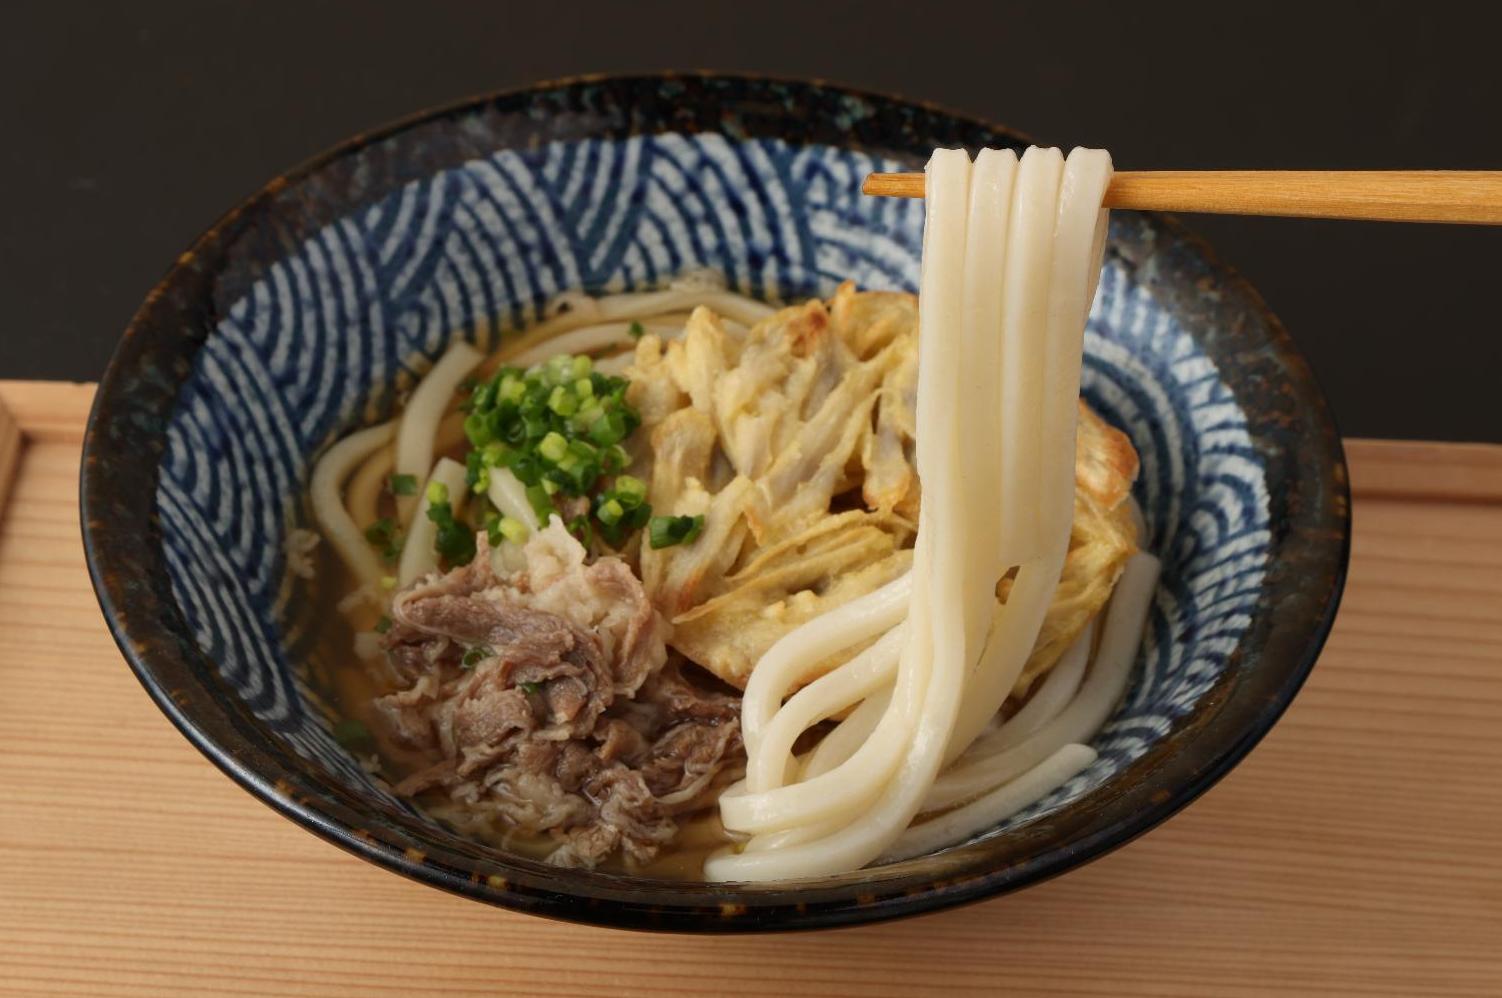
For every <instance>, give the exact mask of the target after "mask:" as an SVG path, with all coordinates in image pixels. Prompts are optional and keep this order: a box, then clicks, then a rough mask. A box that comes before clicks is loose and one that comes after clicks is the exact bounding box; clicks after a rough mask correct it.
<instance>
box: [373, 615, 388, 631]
mask: <svg viewBox="0 0 1502 998" xmlns="http://www.w3.org/2000/svg"><path fill="white" fill-rule="evenodd" d="M389 630H391V618H390V617H388V616H386V615H385V614H382V615H381V619H380V620H378V621H376V622H375V632H376V633H377V634H385V633H386V632H387V631H389Z"/></svg>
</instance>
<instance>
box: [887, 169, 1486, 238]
mask: <svg viewBox="0 0 1502 998" xmlns="http://www.w3.org/2000/svg"><path fill="white" fill-rule="evenodd" d="M861 191H862V192H863V193H865V194H870V195H874V196H878V197H904V198H921V197H922V196H923V174H921V173H873V174H871V175H870V176H868V177H867V178H866V180H865V183H864V184H862V185H861ZM1105 203H1106V207H1107V208H1130V209H1137V210H1140V211H1173V212H1182V213H1188V214H1194V213H1206V214H1217V215H1276V216H1282V217H1287V218H1341V219H1363V220H1367V221H1376V222H1456V223H1465V224H1472V225H1502V171H1496V170H1156V171H1139V172H1133V171H1130V170H1123V171H1118V172H1117V173H1115V174H1113V175H1112V176H1111V183H1110V186H1109V187H1107V188H1106V199H1105Z"/></svg>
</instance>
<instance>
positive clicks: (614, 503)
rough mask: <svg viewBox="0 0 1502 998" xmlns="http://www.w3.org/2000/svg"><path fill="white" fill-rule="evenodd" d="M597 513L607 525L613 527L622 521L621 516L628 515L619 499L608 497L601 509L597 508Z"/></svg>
mask: <svg viewBox="0 0 1502 998" xmlns="http://www.w3.org/2000/svg"><path fill="white" fill-rule="evenodd" d="M595 515H596V516H598V517H599V518H600V522H601V523H603V524H605V526H607V527H613V526H615V525H616V524H617V523H619V522H621V517H623V516H625V515H626V510H625V508H624V507H622V506H621V502H620V500H619V499H607V500H605V501H604V502H602V503H601V504H600V508H599V509H597V510H595Z"/></svg>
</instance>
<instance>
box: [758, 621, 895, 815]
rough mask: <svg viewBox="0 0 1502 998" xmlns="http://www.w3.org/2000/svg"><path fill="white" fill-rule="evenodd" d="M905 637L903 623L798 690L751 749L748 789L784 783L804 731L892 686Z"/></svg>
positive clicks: (760, 788) (762, 788) (766, 787)
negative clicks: (793, 752)
mask: <svg viewBox="0 0 1502 998" xmlns="http://www.w3.org/2000/svg"><path fill="white" fill-rule="evenodd" d="M902 641H903V626H902V625H901V624H899V625H897V626H896V627H893V628H892V629H891V630H889V631H887V633H886V634H884V635H882V636H881V637H880V638H878V639H877V641H876V643H875V644H873V645H872V646H871V647H869V648H867V649H866V650H865V651H863V652H861V653H860V654H859V655H856V656H855V657H854V658H852V659H850V660H849V661H848V662H845V663H843V664H842V665H840V666H839V667H838V668H836V669H834V670H833V671H832V672H829V673H826V674H825V675H823V676H820V677H819V678H818V679H816V680H814V681H813V682H812V683H810V684H808V685H807V686H805V687H803V689H801V690H799V691H798V692H797V693H795V694H793V696H792V697H791V698H790V699H789V700H788V702H787V703H786V704H784V705H783V707H782V709H781V710H779V711H778V712H777V714H776V716H774V717H773V718H772V722H771V723H770V724H768V725H767V728H766V730H765V731H764V732H763V733H762V736H761V738H760V739H758V743H757V746H756V748H755V750H754V751H751V750H748V751H747V758H746V787H747V789H749V790H751V791H762V790H771V789H772V788H774V787H776V786H780V785H781V782H782V777H783V775H784V774H785V773H786V772H787V764H788V761H789V759H790V757H791V755H792V751H793V743H794V742H796V741H797V740H798V736H799V735H801V734H803V732H804V731H806V730H808V729H809V728H810V727H812V726H813V725H815V724H818V723H819V722H820V721H822V720H824V719H825V718H828V717H833V716H834V715H835V714H838V713H839V712H840V711H842V710H844V709H845V708H846V707H849V706H850V705H851V704H854V703H858V702H860V701H861V700H864V699H865V698H866V697H867V696H869V695H870V694H872V693H874V692H875V691H876V690H878V689H880V688H882V687H886V686H890V685H891V683H892V677H893V676H894V675H895V673H896V671H897V657H898V655H899V654H900V653H901V651H902Z"/></svg>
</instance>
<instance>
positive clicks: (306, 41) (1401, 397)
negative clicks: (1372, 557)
mask: <svg viewBox="0 0 1502 998" xmlns="http://www.w3.org/2000/svg"><path fill="white" fill-rule="evenodd" d="M969 7H974V8H976V10H974V11H973V12H970V13H967V14H962V13H961V12H962V11H965V10H966V8H969ZM1498 7H1502V5H1496V4H1476V5H1474V6H1472V5H1445V4H1437V3H1427V4H1423V5H1400V4H1394V5H1385V4H1370V3H1368V4H1359V5H1357V4H1318V3H1314V2H1309V0H1306V2H1304V3H1258V4H1216V3H1205V2H1203V0H1200V2H1196V3H1179V2H1175V3H1160V4H1153V3H1141V2H1137V3H1110V4H1071V3H992V4H981V3H970V4H963V5H961V4H954V5H952V6H946V5H945V4H942V3H925V2H915V0H909V2H906V3H884V2H878V0H867V2H864V3H820V2H817V0H804V2H799V3H785V2H742V3H733V4H731V3H712V2H705V0H696V2H689V3H679V4H649V3H629V2H619V3H598V2H572V3H560V2H546V0H545V2H536V0H529V2H526V3H377V2H368V3H317V2H304V3H281V2H257V3H254V4H252V3H249V2H246V3H213V2H201V0H200V2H192V3H189V2H181V3H168V2H159V0H153V2H147V0H132V2H129V3H99V4H87V3H76V2H75V3H68V2H64V0H52V2H48V3H20V4H17V3H10V4H7V5H6V6H5V8H4V12H3V15H4V16H3V17H0V191H3V192H4V194H5V197H6V210H5V217H4V222H3V224H0V305H3V316H4V318H3V323H4V325H3V328H0V377H12V378H15V377H23V378H75V379H92V378H95V377H97V376H98V374H99V373H100V371H101V370H102V369H103V366H104V364H105V362H106V360H107V359H108V357H109V353H110V350H111V348H112V346H113V344H114V342H115V339H116V337H117V336H118V334H119V331H120V329H121V328H122V327H123V326H124V324H125V322H126V321H127V319H128V318H129V317H130V315H131V313H132V312H133V311H134V309H135V307H136V305H137V304H138V303H139V301H140V299H141V298H142V296H143V295H144V294H145V292H146V290H147V289H148V288H149V287H150V286H151V285H152V283H153V282H154V281H155V280H156V278H157V277H158V276H159V275H160V274H161V273H162V271H163V270H164V269H165V268H166V266H167V264H168V263H170V262H171V261H172V259H173V258H174V257H175V256H176V255H177V253H178V252H179V251H181V250H182V249H183V248H185V247H186V246H187V245H188V243H189V242H191V241H192V239H193V238H194V237H195V236H196V235H197V234H198V232H199V231H201V230H202V229H203V228H204V227H206V226H207V225H208V223H210V222H211V221H213V219H214V218H215V217H216V216H218V215H219V214H220V213H221V212H222V211H224V210H225V209H226V208H228V207H229V206H230V205H232V204H233V203H234V202H235V201H236V200H238V199H239V198H240V197H242V196H243V195H245V194H248V193H249V192H251V191H252V190H254V189H255V188H256V187H258V186H259V185H260V184H261V183H262V182H264V181H265V180H266V179H267V178H269V177H270V176H271V175H273V174H274V173H276V172H278V171H280V170H282V169H284V168H286V167H287V166H290V165H291V164H293V163H296V162H298V161H299V160H302V159H304V158H306V157H308V156H310V155H312V154H313V153H315V152H317V151H319V150H321V149H323V148H324V147H326V146H328V145H330V144H332V143H334V142H336V141H338V140H339V139H341V138H343V137H345V136H347V135H349V134H350V133H352V132H356V131H360V130H363V129H367V128H369V127H371V126H372V125H376V124H379V123H380V122H382V121H385V120H387V119H389V118H393V117H397V116H400V115H405V114H407V113H410V112H412V111H415V110H417V109H420V108H424V107H428V106H432V105H435V104H440V103H446V102H449V101H452V100H454V99H456V98H459V97H463V96H465V95H469V94H474V93H477V92H481V91H486V90H492V89H498V88H505V87H515V86H519V85H523V84H526V83H529V82H532V81H534V80H538V79H545V78H552V77H558V76H565V75H571V74H577V73H584V72H626V71H644V70H654V69H667V68H681V69H688V68H709V69H722V70H742V71H756V72H764V73H770V74H777V75H789V76H817V77H821V78H825V79H830V80H836V81H840V82H844V83H849V84H853V85H856V86H861V87H867V88H872V89H877V90H882V91H889V92H897V93H902V94H906V95H910V96H914V97H921V98H925V99H928V100H932V101H936V102H939V103H941V104H945V105H948V106H951V107H954V108H957V109H960V110H963V111H968V112H972V113H975V114H979V115H982V116H985V117H988V118H992V119H994V120H998V121H1001V122H1004V123H1006V124H1009V125H1011V126H1013V127H1015V128H1018V129H1020V130H1022V131H1025V132H1029V133H1031V134H1033V135H1035V136H1037V137H1039V138H1041V139H1046V140H1049V141H1054V142H1059V143H1066V144H1081V145H1094V146H1104V147H1105V148H1108V149H1110V150H1111V153H1112V155H1113V157H1114V158H1115V161H1116V163H1117V165H1118V166H1119V167H1121V168H1123V169H1155V168H1164V169H1166V168H1178V169H1196V168H1213V167H1223V168H1231V167H1241V168H1271V167H1282V168H1337V167H1345V168H1389V169H1391V168H1404V167H1407V168H1417V167H1427V168H1450V169H1484V168H1502V68H1499V61H1502V60H1499V54H1498V50H1497V47H1496V44H1497V38H1498V37H1499V36H1498V33H1497V32H1498V29H1499V27H1502V18H1499V16H1498V15H1497V13H1496V9H1497V8H1498ZM1190 224H1191V225H1192V226H1193V227H1194V228H1196V229H1197V230H1198V231H1200V232H1201V233H1203V234H1204V235H1206V236H1207V237H1209V239H1210V240H1211V241H1212V242H1214V243H1215V244H1216V246H1217V247H1218V249H1219V251H1220V254H1221V256H1222V257H1223V258H1224V259H1225V260H1226V261H1228V262H1229V263H1231V264H1233V265H1234V266H1236V267H1238V268H1240V269H1241V270H1242V271H1243V272H1244V273H1245V274H1246V275H1247V276H1248V277H1250V278H1251V280H1252V281H1253V283H1255V284H1256V285H1257V286H1258V287H1259V288H1260V289H1261V291H1262V292H1263V294H1264V295H1265V296H1266V298H1267V300H1268V302H1269V303H1270V304H1271V305H1272V307H1273V309H1274V310H1275V311H1277V312H1278V313H1279V314H1280V315H1281V316H1282V317H1283V319H1284V321H1285V322H1286V323H1287V325H1288V327H1289V328H1290V329H1291V330H1292V332H1293V335H1294V337H1295V338H1296V339H1297V340H1298V341H1299V342H1300V343H1301V344H1302V345H1303V347H1304V349H1305V350H1306V351H1307V352H1308V354H1309V356H1310V358H1311V360H1312V361H1313V364H1314V367H1315V370H1316V371H1317V373H1318V375H1319V377H1320V379H1321V381H1322V382H1323V384H1324V385H1325V388H1326V390H1327V392H1328V393H1329V395H1330V398H1331V400H1332V403H1333V406H1334V409H1335V412H1336V415H1337V418H1338V419H1339V420H1340V423H1341V427H1342V429H1343V430H1344V431H1345V432H1346V433H1348V434H1352V435H1363V436H1393V437H1427V438H1448V439H1477V440H1498V439H1502V405H1499V395H1502V391H1499V389H1502V374H1499V370H1502V336H1499V335H1498V334H1499V331H1502V330H1499V321H1498V313H1497V307H1498V303H1497V295H1496V288H1497V286H1498V280H1497V277H1496V274H1497V265H1498V263H1499V261H1502V228H1499V229H1486V228H1470V227H1461V226H1415V225H1385V224H1380V223H1355V222H1313V221H1292V220H1276V219H1248V218H1212V217H1209V216H1198V217H1194V218H1191V219H1190Z"/></svg>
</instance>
